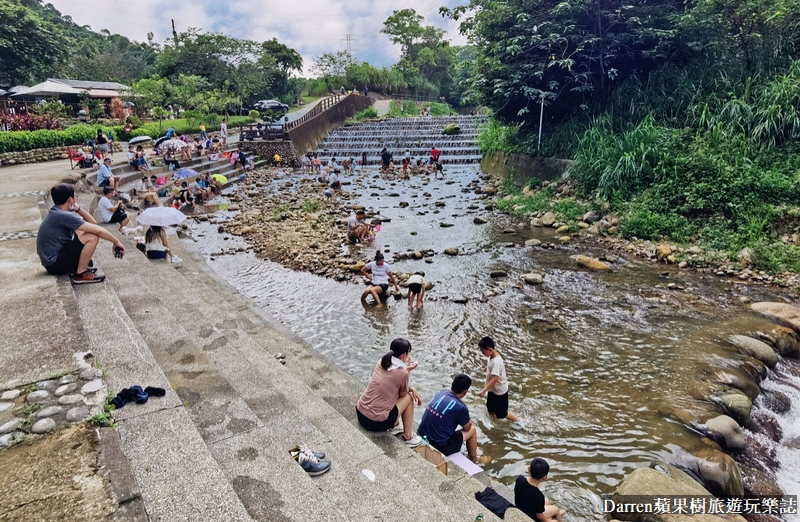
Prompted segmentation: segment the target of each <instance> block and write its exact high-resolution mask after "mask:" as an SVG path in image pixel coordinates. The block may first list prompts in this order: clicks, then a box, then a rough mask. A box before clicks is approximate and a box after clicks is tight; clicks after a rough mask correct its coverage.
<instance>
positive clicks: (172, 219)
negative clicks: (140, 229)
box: [136, 207, 186, 227]
mask: <svg viewBox="0 0 800 522" xmlns="http://www.w3.org/2000/svg"><path fill="white" fill-rule="evenodd" d="M185 219H186V215H185V214H184V213H183V212H181V211H180V210H177V209H174V208H172V207H150V208H148V209H145V210H144V211H143V212H142V213H141V214H139V217H138V218H136V221H137V222H138V223H139V224H140V225H148V226H157V227H168V226H170V225H179V224H180V223H182V222H183V220H185Z"/></svg>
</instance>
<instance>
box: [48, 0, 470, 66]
mask: <svg viewBox="0 0 800 522" xmlns="http://www.w3.org/2000/svg"><path fill="white" fill-rule="evenodd" d="M45 1H46V2H49V3H52V4H53V5H54V6H55V8H56V9H58V10H59V11H60V12H61V14H62V15H69V16H71V17H72V19H73V20H74V21H75V23H77V24H79V25H88V26H90V27H91V28H92V30H94V31H100V30H102V29H108V30H109V31H110V32H112V33H118V34H122V35H124V36H127V37H128V38H130V39H131V40H136V41H140V42H144V41H147V33H148V32H152V33H153V34H154V35H155V38H156V41H158V42H159V43H163V42H164V39H165V38H167V37H169V36H171V28H170V20H171V19H175V27H176V29H177V30H178V31H179V32H180V31H183V30H185V29H186V28H188V27H199V28H202V29H204V30H206V31H210V32H220V33H223V34H225V35H227V36H233V37H236V38H248V39H252V40H257V41H263V40H269V39H271V38H277V39H278V41H279V42H281V43H283V44H285V45H288V46H289V47H291V48H293V49H295V50H297V51H298V52H299V53H300V54H301V55H302V57H303V65H304V68H305V73H304V74H305V75H310V74H311V73H310V67H311V65H312V58H313V57H314V56H319V55H320V54H322V53H324V52H336V51H339V50H344V49H345V48H346V39H345V38H346V35H348V34H350V35H351V37H352V42H351V48H352V51H353V54H354V55H355V56H356V57H357V59H358V60H359V61H367V62H369V63H371V64H373V65H376V66H378V67H381V66H384V65H385V66H391V65H392V64H394V63H395V62H396V61H397V59H398V57H399V54H400V47H399V46H397V45H393V44H392V43H391V42H390V41H389V38H388V37H387V36H386V35H385V34H382V33H381V32H380V29H381V27H382V26H383V22H384V20H386V18H387V17H388V16H389V15H391V14H392V11H394V10H400V9H405V8H413V9H415V10H416V11H417V13H418V14H421V15H423V16H424V17H425V21H426V24H428V25H435V26H437V27H440V28H442V29H445V30H447V34H446V35H445V38H447V39H448V40H450V41H451V43H453V44H455V45H463V44H464V43H466V41H465V39H464V38H463V37H461V36H460V35H459V34H458V29H457V24H456V23H454V22H452V21H449V20H446V19H443V18H442V17H441V16H440V15H439V7H440V6H442V5H448V6H450V7H452V6H455V5H459V4H460V3H462V2H460V1H459V0H398V1H397V2H385V1H380V0H283V1H278V2H275V1H272V2H263V1H259V0H216V1H211V0H189V1H182V0H178V1H168V0H127V1H123V0H102V1H100V2H93V1H89V0H45Z"/></svg>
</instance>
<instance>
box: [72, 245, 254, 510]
mask: <svg viewBox="0 0 800 522" xmlns="http://www.w3.org/2000/svg"><path fill="white" fill-rule="evenodd" d="M106 246H107V245H106V244H105V243H104V244H102V245H101V247H103V248H99V249H98V251H97V255H96V256H95V259H96V260H97V261H98V262H99V263H100V264H101V270H102V269H103V268H108V269H110V270H106V272H115V271H116V270H118V269H119V268H120V267H114V266H113V265H114V262H115V261H116V262H120V260H116V259H114V258H113V256H112V254H111V252H110V249H107V248H105V247H106ZM106 250H109V251H108V252H105V251H106ZM104 252H105V254H104ZM103 265H105V266H103ZM109 277H111V275H110V274H109ZM73 290H74V293H75V299H76V302H77V306H78V313H79V315H80V318H81V320H82V322H83V327H84V331H85V333H86V336H87V338H88V343H87V345H86V349H88V350H89V351H91V352H92V353H93V354H94V355H95V356H96V358H97V360H98V362H99V365H100V367H102V368H103V370H104V372H105V380H106V382H107V383H108V385H109V388H110V390H111V391H112V393H116V392H118V391H119V390H120V389H122V388H126V387H129V386H132V385H134V384H139V385H141V386H142V387H145V386H157V387H161V388H164V389H165V390H166V391H167V394H166V396H165V397H162V398H152V399H150V400H149V401H148V402H147V403H145V404H143V405H137V404H129V405H126V406H125V407H124V408H122V409H120V410H116V411H115V412H114V414H113V416H114V419H115V420H116V422H117V423H118V429H119V435H120V439H121V443H122V449H123V452H124V454H125V456H126V457H127V458H128V459H129V461H130V466H131V469H132V471H133V473H134V476H135V479H136V481H137V483H138V485H139V488H140V489H141V496H142V500H143V502H144V505H145V509H146V511H147V513H148V515H149V517H150V520H165V521H172V520H250V517H249V516H248V515H247V511H246V509H245V508H244V506H243V505H242V503H241V502H240V501H239V499H238V497H237V496H236V495H235V493H234V491H233V488H232V486H231V485H230V483H229V481H228V480H227V478H226V477H225V474H224V473H223V471H222V469H221V467H220V466H219V464H218V463H217V461H216V460H215V459H214V457H213V456H212V454H211V452H210V450H209V449H208V447H207V446H206V444H205V443H204V441H203V439H202V437H201V436H200V433H199V432H198V430H197V428H196V427H195V424H194V422H193V420H192V418H191V417H190V415H189V412H188V411H187V410H186V409H185V408H184V406H183V405H182V403H181V399H180V397H179V396H178V395H177V394H176V392H175V391H174V390H173V389H172V387H171V385H170V382H169V380H168V379H167V377H166V375H165V374H164V372H163V371H162V370H161V368H160V367H159V364H158V361H157V360H156V359H155V357H154V356H153V354H152V352H151V350H150V349H149V347H148V345H147V343H146V342H145V340H144V338H143V337H142V336H141V335H140V332H139V330H138V329H137V326H136V324H135V323H134V321H133V319H132V318H131V317H130V316H129V315H128V313H127V311H126V310H125V307H124V306H123V304H122V302H121V300H120V299H119V297H118V295H117V294H116V288H114V287H113V286H111V285H109V284H108V283H100V284H94V285H83V286H77V287H74V288H73ZM178 499H180V500H178Z"/></svg>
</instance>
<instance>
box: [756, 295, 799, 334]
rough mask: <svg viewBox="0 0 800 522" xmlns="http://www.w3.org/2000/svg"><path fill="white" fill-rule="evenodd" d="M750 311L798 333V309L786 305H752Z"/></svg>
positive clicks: (769, 303) (771, 303)
mask: <svg viewBox="0 0 800 522" xmlns="http://www.w3.org/2000/svg"><path fill="white" fill-rule="evenodd" d="M750 309H751V310H753V311H754V312H758V313H759V314H761V315H764V316H766V317H769V318H770V319H775V320H776V321H778V322H779V323H782V324H784V325H786V326H788V327H789V328H791V329H793V330H794V331H796V332H800V308H798V307H796V306H792V305H790V304H786V303H774V302H761V303H753V304H751V305H750Z"/></svg>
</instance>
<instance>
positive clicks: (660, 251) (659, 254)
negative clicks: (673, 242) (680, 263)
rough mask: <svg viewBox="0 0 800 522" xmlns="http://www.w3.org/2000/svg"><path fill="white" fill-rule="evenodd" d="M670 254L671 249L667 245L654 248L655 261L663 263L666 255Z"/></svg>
mask: <svg viewBox="0 0 800 522" xmlns="http://www.w3.org/2000/svg"><path fill="white" fill-rule="evenodd" d="M670 254H672V248H670V246H669V245H658V246H656V259H658V260H659V261H663V260H665V259H666V258H667V256H668V255H670Z"/></svg>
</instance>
